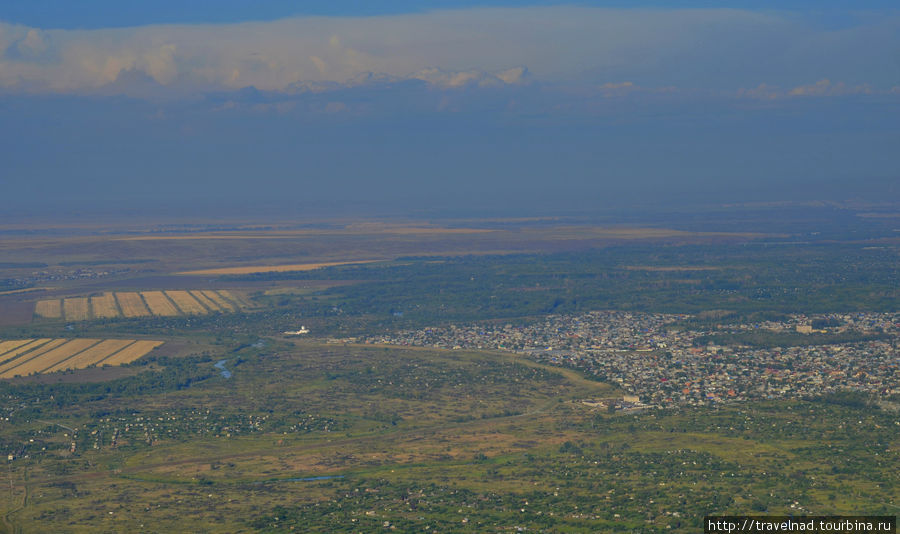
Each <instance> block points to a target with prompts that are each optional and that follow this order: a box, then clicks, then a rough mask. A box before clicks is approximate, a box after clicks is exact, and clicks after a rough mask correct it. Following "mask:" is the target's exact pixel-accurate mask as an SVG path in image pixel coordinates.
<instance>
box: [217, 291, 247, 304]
mask: <svg viewBox="0 0 900 534" xmlns="http://www.w3.org/2000/svg"><path fill="white" fill-rule="evenodd" d="M219 294H220V295H222V296H223V297H225V298H226V299H228V300H230V301H231V302H233V303H235V304H237V305H238V307H240V308H249V307H251V304H250V301H249V300H247V297H246V296H244V294H242V293H240V292H239V291H228V290H227V289H220V290H219Z"/></svg>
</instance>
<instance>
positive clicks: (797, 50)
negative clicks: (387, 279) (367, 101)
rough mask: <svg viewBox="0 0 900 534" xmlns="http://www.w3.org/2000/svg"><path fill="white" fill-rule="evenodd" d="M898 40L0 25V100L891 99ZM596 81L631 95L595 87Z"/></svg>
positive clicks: (559, 13) (785, 25)
mask: <svg viewBox="0 0 900 534" xmlns="http://www.w3.org/2000/svg"><path fill="white" fill-rule="evenodd" d="M898 29H900V17H896V16H893V18H892V17H890V16H885V17H881V18H880V19H878V20H869V19H866V20H865V21H863V22H859V23H858V24H857V25H856V26H851V27H845V28H843V29H841V30H839V31H831V30H828V29H827V28H818V27H816V26H815V25H813V24H810V23H808V22H807V21H804V20H798V18H797V16H796V15H780V14H778V13H777V12H770V13H765V14H761V13H759V12H749V11H740V10H731V9H681V10H667V9H597V8H576V7H564V8H563V7H553V8H548V7H530V8H508V9H465V10H455V11H438V12H430V13H423V14H407V15H396V16H379V17H366V18H352V17H303V18H291V19H284V20H278V21H271V22H247V23H239V24H226V25H157V26H143V27H135V28H120V29H99V30H53V29H47V30H44V29H39V28H28V27H23V26H16V25H10V24H4V23H2V22H0V89H5V90H6V91H7V92H9V91H14V92H35V91H40V92H98V91H100V92H102V91H103V90H104V88H115V90H117V91H120V92H129V90H130V88H129V87H130V86H129V84H130V83H131V80H133V79H139V80H144V81H142V82H141V83H143V84H144V85H146V80H152V82H153V83H155V84H157V85H159V86H160V87H163V88H167V90H169V91H191V92H193V91H198V90H199V91H206V90H231V89H239V88H242V87H248V86H253V87H257V88H259V89H262V90H266V91H285V92H292V91H293V92H296V91H299V90H304V91H305V90H321V89H323V88H328V87H331V84H340V85H347V84H349V85H359V84H361V83H374V82H381V81H385V80H404V79H416V80H422V81H425V82H427V83H430V84H434V85H436V86H440V87H444V88H457V87H491V86H502V85H506V84H518V83H522V82H523V81H524V80H525V79H526V78H532V79H534V80H538V81H542V82H547V81H552V82H564V83H573V82H574V83H586V84H587V85H589V86H593V87H600V89H599V90H600V91H602V92H603V93H604V94H606V93H608V94H621V93H625V92H629V91H633V90H634V89H635V88H637V87H660V86H671V85H677V86H681V87H688V88H709V87H712V88H718V89H730V90H734V88H736V87H742V86H744V87H746V86H753V85H755V84H758V83H759V80H770V83H776V84H778V85H781V86H782V87H797V88H798V90H800V91H807V90H806V89H802V88H801V87H800V85H799V84H801V83H803V82H804V81H805V80H810V79H822V78H826V77H827V78H829V79H844V80H850V82H848V83H852V84H854V85H853V87H856V86H858V85H860V84H864V83H870V84H874V85H876V86H879V85H880V86H884V87H891V86H895V85H897V84H898V81H900V80H898V79H897V74H896V68H895V59H894V58H893V56H892V55H891V50H896V49H897V48H898V47H900V31H896V30H898ZM526 65H527V68H525V66H526ZM608 80H629V81H630V83H632V84H633V85H632V86H631V87H626V86H616V87H614V86H603V84H604V83H605V82H607V81H608ZM836 90H838V89H836V88H835V87H831V88H830V89H829V90H828V91H829V92H830V93H834V92H835V91H836ZM840 90H841V91H844V90H846V88H843V89H840ZM808 91H809V92H810V93H809V94H812V93H811V92H814V91H815V88H810V89H809V90H808ZM804 94H807V93H806V92H804ZM750 95H751V93H749V92H748V93H747V96H750Z"/></svg>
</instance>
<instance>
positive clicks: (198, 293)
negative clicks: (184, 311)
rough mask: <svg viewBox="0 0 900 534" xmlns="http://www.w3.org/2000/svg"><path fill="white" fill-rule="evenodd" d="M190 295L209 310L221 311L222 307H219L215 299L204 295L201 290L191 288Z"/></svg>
mask: <svg viewBox="0 0 900 534" xmlns="http://www.w3.org/2000/svg"><path fill="white" fill-rule="evenodd" d="M191 295H193V297H194V298H195V299H197V300H198V301H200V303H201V304H203V305H204V306H206V307H207V308H209V311H214V312H217V311H222V308H220V307H219V305H218V304H216V303H215V301H213V300H212V299H210V298H209V297H207V296H206V295H204V294H203V291H197V290H192V291H191Z"/></svg>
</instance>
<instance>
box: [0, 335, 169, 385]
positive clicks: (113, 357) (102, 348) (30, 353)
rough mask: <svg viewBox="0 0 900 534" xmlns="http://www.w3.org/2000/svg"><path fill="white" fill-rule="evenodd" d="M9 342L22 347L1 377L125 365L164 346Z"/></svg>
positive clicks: (0, 372)
mask: <svg viewBox="0 0 900 534" xmlns="http://www.w3.org/2000/svg"><path fill="white" fill-rule="evenodd" d="M9 343H18V344H19V346H18V347H17V348H16V349H13V350H12V351H8V352H7V353H6V354H4V355H3V356H2V358H3V360H4V361H3V363H2V364H0V378H13V377H15V376H28V375H31V374H34V373H52V372H56V371H62V370H66V369H84V368H86V367H90V366H92V365H123V364H126V363H129V362H133V361H134V360H136V359H138V358H140V357H141V356H144V355H145V354H147V353H148V352H150V351H151V350H153V349H155V348H156V347H158V346H160V345H162V344H163V342H162V341H150V340H143V341H135V340H133V339H105V340H101V339H35V340H27V339H23V340H16V341H15V342H13V341H10V342H9ZM13 353H16V355H14V356H13Z"/></svg>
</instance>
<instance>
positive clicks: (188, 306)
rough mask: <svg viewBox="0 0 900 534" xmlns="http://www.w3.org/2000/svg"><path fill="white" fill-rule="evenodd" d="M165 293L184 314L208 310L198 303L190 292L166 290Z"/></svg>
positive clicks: (203, 312) (204, 312)
mask: <svg viewBox="0 0 900 534" xmlns="http://www.w3.org/2000/svg"><path fill="white" fill-rule="evenodd" d="M166 294H167V295H169V298H170V299H172V301H173V302H174V303H175V305H176V306H178V308H179V309H180V310H181V311H182V312H183V313H186V314H189V315H204V314H206V313H209V310H208V309H207V308H206V307H205V306H203V304H200V302H198V301H197V299H195V298H194V297H193V296H191V294H190V293H189V292H187V291H166Z"/></svg>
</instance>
